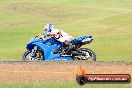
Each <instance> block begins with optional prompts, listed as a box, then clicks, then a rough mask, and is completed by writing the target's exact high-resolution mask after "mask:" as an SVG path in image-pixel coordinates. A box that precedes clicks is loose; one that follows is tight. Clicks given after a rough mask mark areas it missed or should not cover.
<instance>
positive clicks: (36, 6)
mask: <svg viewBox="0 0 132 88" xmlns="http://www.w3.org/2000/svg"><path fill="white" fill-rule="evenodd" d="M47 23H53V24H55V26H56V27H57V28H59V29H62V30H64V31H66V32H68V33H69V34H70V35H72V36H73V37H78V36H80V35H93V36H94V42H93V43H92V44H91V45H87V46H84V47H89V48H91V49H92V50H94V51H95V52H96V54H97V60H98V61H132V59H131V56H132V55H131V52H132V49H131V48H132V39H131V38H132V26H131V24H132V1H131V0H107V1H106V0H63V1H61V0H54V1H53V0H48V1H47V0H43V1H41V0H37V1H36V0H22V1H19V0H1V1H0V38H1V39H0V60H21V55H22V53H23V52H24V51H25V46H26V43H27V42H28V40H29V39H30V38H31V37H33V36H35V35H36V34H38V33H43V27H44V25H45V24H47ZM73 31H74V32H73Z"/></svg>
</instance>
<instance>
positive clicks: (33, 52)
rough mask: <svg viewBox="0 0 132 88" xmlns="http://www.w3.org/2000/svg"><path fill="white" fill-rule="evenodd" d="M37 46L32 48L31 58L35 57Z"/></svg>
mask: <svg viewBox="0 0 132 88" xmlns="http://www.w3.org/2000/svg"><path fill="white" fill-rule="evenodd" d="M37 49H38V48H37V46H34V48H33V49H32V52H31V54H30V55H31V57H35V56H36V52H37Z"/></svg>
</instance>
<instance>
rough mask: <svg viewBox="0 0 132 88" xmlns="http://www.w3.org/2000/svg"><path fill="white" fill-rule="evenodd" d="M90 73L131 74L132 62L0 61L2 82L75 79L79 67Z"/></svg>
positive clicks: (0, 79)
mask: <svg viewBox="0 0 132 88" xmlns="http://www.w3.org/2000/svg"><path fill="white" fill-rule="evenodd" d="M80 65H81V66H82V68H83V69H85V70H86V73H88V74H111V73H112V74H130V75H132V62H118V61H117V62H103V61H102V62H93V61H73V62H59V61H58V62H21V61H0V82H4V83H12V82H20V83H26V82H49V81H51V82H52V81H69V80H75V77H76V74H77V68H78V67H79V66H80Z"/></svg>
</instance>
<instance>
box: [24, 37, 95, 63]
mask: <svg viewBox="0 0 132 88" xmlns="http://www.w3.org/2000/svg"><path fill="white" fill-rule="evenodd" d="M92 41H93V38H92V36H80V37H78V38H76V39H74V40H72V41H71V44H72V45H73V46H74V48H72V49H71V50H70V51H69V52H67V47H65V46H64V44H63V43H61V42H59V41H57V40H56V39H55V37H46V38H42V37H41V35H37V36H35V37H34V38H32V39H31V40H30V41H29V42H28V43H27V46H26V49H27V51H26V52H25V53H24V54H23V56H22V60H23V61H40V60H43V61H73V60H88V59H90V58H91V59H92V60H93V61H96V54H95V52H94V51H92V50H91V49H88V48H81V46H82V45H86V44H90V43H91V42H92Z"/></svg>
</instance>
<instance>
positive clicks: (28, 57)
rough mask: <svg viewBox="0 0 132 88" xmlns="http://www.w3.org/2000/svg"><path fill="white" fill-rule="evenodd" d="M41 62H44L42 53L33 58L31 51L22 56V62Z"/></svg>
mask: <svg viewBox="0 0 132 88" xmlns="http://www.w3.org/2000/svg"><path fill="white" fill-rule="evenodd" d="M41 60H43V54H42V52H39V53H35V55H34V56H32V54H31V51H29V50H27V51H25V52H24V54H23V55H22V61H41Z"/></svg>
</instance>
